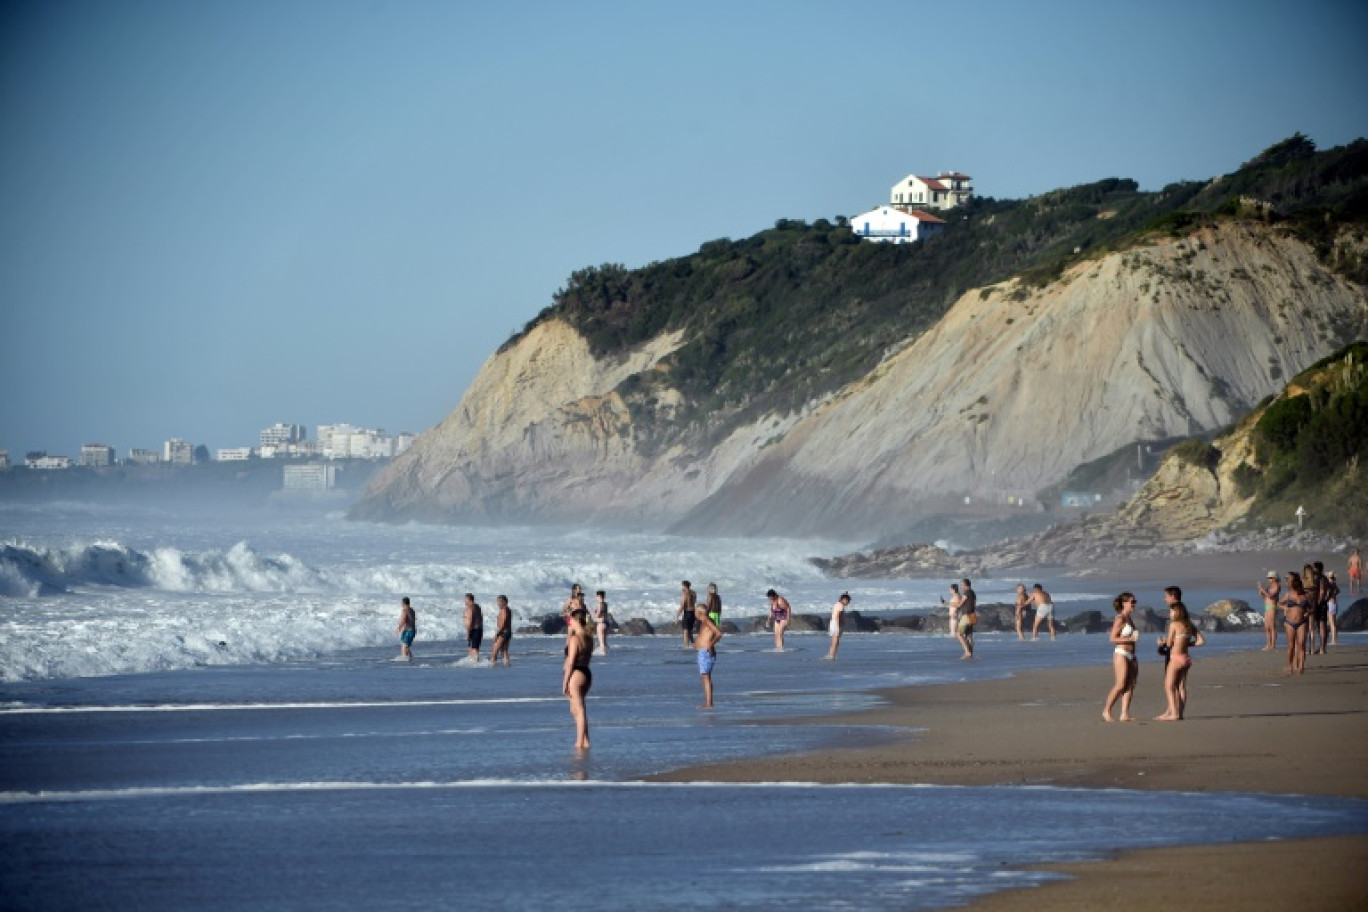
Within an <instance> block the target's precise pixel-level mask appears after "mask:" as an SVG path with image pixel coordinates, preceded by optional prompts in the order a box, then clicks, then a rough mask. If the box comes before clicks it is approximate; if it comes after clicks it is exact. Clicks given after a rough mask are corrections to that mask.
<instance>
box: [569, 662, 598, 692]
mask: <svg viewBox="0 0 1368 912" xmlns="http://www.w3.org/2000/svg"><path fill="white" fill-rule="evenodd" d="M577 671H582V672H584V692H585V694H588V693H589V688H591V687H593V686H594V673H593V672H592V671H590V670H589V666H588V665H572V666H571V667H570V673H571V674H572V675H573V674H574V673H575V672H577Z"/></svg>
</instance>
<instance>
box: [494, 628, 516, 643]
mask: <svg viewBox="0 0 1368 912" xmlns="http://www.w3.org/2000/svg"><path fill="white" fill-rule="evenodd" d="M494 639H496V640H504V641H508V640H511V639H513V628H512V627H500V628H499V629H498V630H496V631H494Z"/></svg>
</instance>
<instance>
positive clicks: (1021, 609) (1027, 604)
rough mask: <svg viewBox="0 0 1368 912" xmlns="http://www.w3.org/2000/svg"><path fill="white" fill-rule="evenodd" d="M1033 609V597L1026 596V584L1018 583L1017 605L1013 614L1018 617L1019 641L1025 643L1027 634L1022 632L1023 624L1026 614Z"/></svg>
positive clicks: (1017, 630)
mask: <svg viewBox="0 0 1368 912" xmlns="http://www.w3.org/2000/svg"><path fill="white" fill-rule="evenodd" d="M1030 608H1031V597H1030V596H1029V595H1027V594H1026V584H1025V583H1017V590H1016V604H1015V605H1013V606H1012V609H1013V613H1014V614H1015V615H1016V632H1017V639H1018V640H1021V641H1023V642H1025V640H1026V634H1024V633H1022V632H1021V622H1022V620H1023V619H1024V618H1025V616H1026V612H1027V611H1029V610H1030Z"/></svg>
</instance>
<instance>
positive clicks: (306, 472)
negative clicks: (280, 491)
mask: <svg viewBox="0 0 1368 912" xmlns="http://www.w3.org/2000/svg"><path fill="white" fill-rule="evenodd" d="M335 487H337V466H331V465H324V464H323V463H318V462H315V463H309V464H308V465H287V466H285V475H284V488H285V490H286V491H331V490H332V489H333V488H335Z"/></svg>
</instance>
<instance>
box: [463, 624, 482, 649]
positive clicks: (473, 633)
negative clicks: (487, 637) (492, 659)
mask: <svg viewBox="0 0 1368 912" xmlns="http://www.w3.org/2000/svg"><path fill="white" fill-rule="evenodd" d="M483 642H484V628H483V627H472V628H471V629H470V633H469V634H467V635H466V647H467V648H468V649H479V648H480V644H481V643H483Z"/></svg>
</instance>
